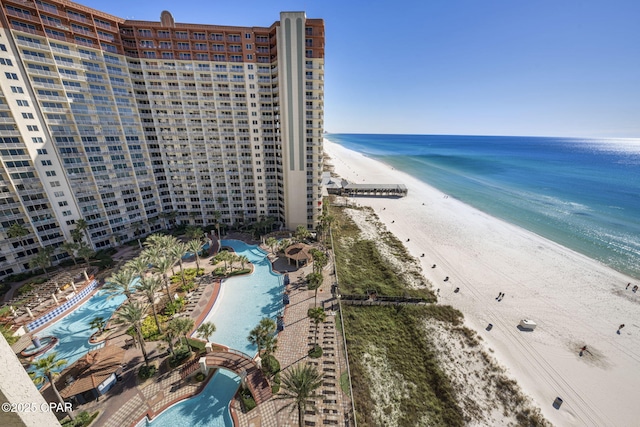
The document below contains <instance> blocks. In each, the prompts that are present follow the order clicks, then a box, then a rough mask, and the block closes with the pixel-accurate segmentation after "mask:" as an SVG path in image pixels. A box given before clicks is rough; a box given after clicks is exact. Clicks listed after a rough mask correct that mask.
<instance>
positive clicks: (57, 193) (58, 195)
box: [53, 191, 64, 197]
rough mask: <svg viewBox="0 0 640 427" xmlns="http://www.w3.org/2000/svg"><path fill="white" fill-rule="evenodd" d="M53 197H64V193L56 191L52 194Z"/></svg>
mask: <svg viewBox="0 0 640 427" xmlns="http://www.w3.org/2000/svg"><path fill="white" fill-rule="evenodd" d="M53 195H54V196H55V197H64V191H56V192H54V193H53Z"/></svg>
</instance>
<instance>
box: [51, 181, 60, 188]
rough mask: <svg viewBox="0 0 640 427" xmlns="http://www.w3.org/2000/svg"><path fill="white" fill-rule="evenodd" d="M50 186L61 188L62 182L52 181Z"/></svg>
mask: <svg viewBox="0 0 640 427" xmlns="http://www.w3.org/2000/svg"><path fill="white" fill-rule="evenodd" d="M49 185H51V186H52V187H53V188H55V187H60V181H51V182H50V183H49Z"/></svg>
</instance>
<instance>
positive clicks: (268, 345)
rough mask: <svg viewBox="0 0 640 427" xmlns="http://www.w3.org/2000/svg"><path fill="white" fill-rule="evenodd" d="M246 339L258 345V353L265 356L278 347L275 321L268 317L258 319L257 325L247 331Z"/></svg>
mask: <svg viewBox="0 0 640 427" xmlns="http://www.w3.org/2000/svg"><path fill="white" fill-rule="evenodd" d="M247 340H249V342H250V343H251V344H252V345H255V346H256V347H258V355H260V354H261V352H262V354H263V355H264V356H267V355H269V354H271V353H274V352H275V351H276V349H277V348H278V336H277V335H276V322H275V320H273V319H271V318H270V317H265V318H263V319H262V320H260V323H258V326H256V327H255V328H253V329H252V330H251V332H249V336H248V337H247Z"/></svg>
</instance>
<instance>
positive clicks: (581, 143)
mask: <svg viewBox="0 0 640 427" xmlns="http://www.w3.org/2000/svg"><path fill="white" fill-rule="evenodd" d="M326 138H327V139H329V140H330V141H332V142H335V143H338V144H341V145H343V146H344V147H346V148H349V149H351V150H354V151H358V152H361V153H363V154H365V155H367V156H369V157H372V158H374V159H377V160H380V161H382V162H384V163H386V164H388V165H391V166H393V167H394V168H396V169H399V170H403V171H405V172H406V173H408V174H410V175H412V176H414V177H416V178H418V179H420V180H421V181H423V182H425V183H427V184H429V185H431V186H433V187H435V188H437V189H439V190H441V191H443V192H445V193H447V194H449V195H450V196H451V197H455V198H457V199H459V200H461V201H463V202H465V203H467V204H469V205H471V206H474V207H475V208H477V209H480V210H482V211H484V212H486V213H488V214H489V215H492V216H494V217H498V218H501V219H503V220H505V221H508V222H510V223H512V224H516V225H518V226H520V227H522V228H525V229H527V230H530V231H532V232H534V233H536V234H538V235H540V236H543V237H545V238H547V239H549V240H552V241H554V242H556V243H559V244H561V245H563V246H565V247H568V248H570V249H573V250H575V251H576V252H580V253H582V254H584V255H586V256H588V257H590V258H593V259H596V260H598V261H600V262H602V263H604V264H606V265H608V266H610V267H612V268H613V269H615V270H618V271H620V272H622V273H626V274H629V275H631V276H633V277H635V278H638V279H640V139H584V138H552V137H513V136H453V135H363V134H327V135H326Z"/></svg>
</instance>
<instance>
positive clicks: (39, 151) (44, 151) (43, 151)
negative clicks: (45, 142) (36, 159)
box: [37, 148, 47, 155]
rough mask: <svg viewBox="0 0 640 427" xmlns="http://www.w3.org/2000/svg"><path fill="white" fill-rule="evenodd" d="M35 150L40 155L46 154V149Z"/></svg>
mask: <svg viewBox="0 0 640 427" xmlns="http://www.w3.org/2000/svg"><path fill="white" fill-rule="evenodd" d="M37 152H38V154H40V155H44V154H47V150H46V149H44V148H38V150H37Z"/></svg>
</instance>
